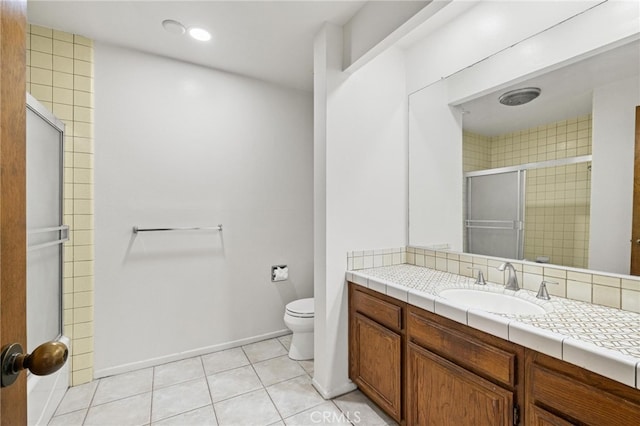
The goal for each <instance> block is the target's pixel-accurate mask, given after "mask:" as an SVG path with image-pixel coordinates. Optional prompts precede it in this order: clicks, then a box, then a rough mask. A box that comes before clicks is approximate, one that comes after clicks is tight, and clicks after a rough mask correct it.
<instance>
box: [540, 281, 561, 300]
mask: <svg viewBox="0 0 640 426" xmlns="http://www.w3.org/2000/svg"><path fill="white" fill-rule="evenodd" d="M547 284H555V285H557V284H558V283H557V282H556V281H546V280H543V281H542V282H541V283H540V288H539V289H538V294H537V295H536V297H537V298H538V299H542V300H549V299H551V297H550V296H549V292H548V291H547Z"/></svg>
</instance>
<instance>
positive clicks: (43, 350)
mask: <svg viewBox="0 0 640 426" xmlns="http://www.w3.org/2000/svg"><path fill="white" fill-rule="evenodd" d="M23 352H24V350H23V349H22V346H21V345H20V344H19V343H12V344H10V345H7V346H5V347H4V348H3V349H2V355H0V369H1V370H2V383H1V387H5V386H9V385H11V384H13V383H14V382H15V381H16V380H17V379H18V374H19V373H20V371H22V370H26V369H28V370H29V371H30V372H31V373H32V374H35V375H36V376H48V375H49V374H53V373H55V372H56V371H58V370H60V368H62V366H63V365H64V363H65V362H66V361H67V358H68V356H69V349H68V348H67V346H66V345H65V344H64V343H61V342H47V343H43V344H41V345H40V346H38V347H37V348H35V349H34V350H33V352H32V353H31V354H26V355H25V354H24V353H23Z"/></svg>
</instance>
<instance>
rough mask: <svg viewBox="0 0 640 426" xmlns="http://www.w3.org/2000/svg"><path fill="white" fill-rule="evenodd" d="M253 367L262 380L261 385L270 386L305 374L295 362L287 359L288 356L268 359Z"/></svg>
mask: <svg viewBox="0 0 640 426" xmlns="http://www.w3.org/2000/svg"><path fill="white" fill-rule="evenodd" d="M253 367H254V368H255V369H256V373H258V376H259V377H260V380H262V384H263V385H265V386H270V385H272V384H274V383H278V382H283V381H285V380H288V379H293V378H294V377H297V376H301V375H303V374H305V371H304V369H303V368H302V367H300V364H298V362H297V361H293V360H292V359H289V357H288V356H286V355H285V356H281V357H278V358H273V359H269V360H267V361H262V362H258V363H255V364H254V365H253Z"/></svg>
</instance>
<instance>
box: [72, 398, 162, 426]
mask: <svg viewBox="0 0 640 426" xmlns="http://www.w3.org/2000/svg"><path fill="white" fill-rule="evenodd" d="M150 415H151V392H148V393H144V394H142V395H136V396H131V397H129V398H124V399H119V400H117V401H113V402H109V403H106V404H102V405H96V406H95V407H91V408H89V412H88V413H87V419H86V420H85V423H84V424H85V425H91V426H102V425H104V426H113V425H118V426H139V425H146V424H149V418H150Z"/></svg>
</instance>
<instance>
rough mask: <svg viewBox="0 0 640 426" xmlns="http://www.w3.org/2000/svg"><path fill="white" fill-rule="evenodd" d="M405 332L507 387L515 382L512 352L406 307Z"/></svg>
mask: <svg viewBox="0 0 640 426" xmlns="http://www.w3.org/2000/svg"><path fill="white" fill-rule="evenodd" d="M407 333H408V334H407V335H408V337H409V342H413V343H416V344H418V345H420V346H422V347H423V348H426V349H429V350H430V351H432V352H434V353H436V354H440V355H441V356H443V357H445V358H447V359H449V360H450V361H452V362H454V363H456V364H458V365H460V366H462V367H464V368H467V369H468V370H470V371H473V372H475V373H476V374H478V375H480V376H483V377H485V378H487V379H493V380H497V381H499V382H500V383H503V384H505V385H507V386H511V387H513V386H515V385H516V374H515V367H516V366H515V364H516V362H515V360H516V354H515V353H510V352H507V351H505V350H502V349H500V348H497V347H495V346H492V345H490V344H488V343H485V342H483V341H481V340H478V339H476V338H474V337H473V336H471V335H469V334H463V333H461V332H459V331H457V330H454V329H452V328H449V327H446V326H444V325H441V324H439V323H437V322H433V321H431V320H429V319H427V318H425V317H423V315H422V314H421V313H418V312H416V311H413V310H409V314H408V316H407Z"/></svg>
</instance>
